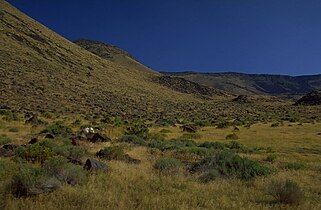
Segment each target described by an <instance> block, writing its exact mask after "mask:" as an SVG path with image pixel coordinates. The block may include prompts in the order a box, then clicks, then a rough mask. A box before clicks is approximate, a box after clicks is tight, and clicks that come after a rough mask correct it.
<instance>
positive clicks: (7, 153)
mask: <svg viewBox="0 0 321 210" xmlns="http://www.w3.org/2000/svg"><path fill="white" fill-rule="evenodd" d="M14 155H15V152H14V150H8V149H5V148H3V147H2V148H0V157H12V156H14Z"/></svg>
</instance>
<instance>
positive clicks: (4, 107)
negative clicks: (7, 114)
mask: <svg viewBox="0 0 321 210" xmlns="http://www.w3.org/2000/svg"><path fill="white" fill-rule="evenodd" d="M0 109H10V107H9V106H8V105H7V104H1V105H0Z"/></svg>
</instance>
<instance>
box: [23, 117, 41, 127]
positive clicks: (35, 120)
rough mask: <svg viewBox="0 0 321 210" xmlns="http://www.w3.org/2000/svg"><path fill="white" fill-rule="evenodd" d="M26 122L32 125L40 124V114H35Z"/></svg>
mask: <svg viewBox="0 0 321 210" xmlns="http://www.w3.org/2000/svg"><path fill="white" fill-rule="evenodd" d="M25 123H26V124H31V125H38V124H39V120H38V116H37V115H33V116H32V117H30V118H29V119H27V120H26V122H25Z"/></svg>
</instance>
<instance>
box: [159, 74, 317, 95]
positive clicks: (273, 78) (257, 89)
mask: <svg viewBox="0 0 321 210" xmlns="http://www.w3.org/2000/svg"><path fill="white" fill-rule="evenodd" d="M162 73H164V74H166V75H175V76H178V77H181V78H184V79H187V80H190V81H193V82H196V83H199V84H202V85H206V86H209V87H213V88H215V89H219V90H223V91H229V92H232V93H234V94H238V95H260V94H265V95H273V96H291V97H292V96H295V95H302V94H305V93H308V92H310V91H313V90H320V89H321V75H311V76H286V75H268V74H243V73H234V72H227V73H197V72H174V73H173V72H162Z"/></svg>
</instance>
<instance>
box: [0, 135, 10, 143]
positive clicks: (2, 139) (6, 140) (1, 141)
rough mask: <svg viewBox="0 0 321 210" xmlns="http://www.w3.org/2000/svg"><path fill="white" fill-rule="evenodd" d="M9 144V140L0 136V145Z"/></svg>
mask: <svg viewBox="0 0 321 210" xmlns="http://www.w3.org/2000/svg"><path fill="white" fill-rule="evenodd" d="M10 142H11V139H10V138H9V137H7V136H5V135H1V136H0V145H4V144H8V143H10Z"/></svg>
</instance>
